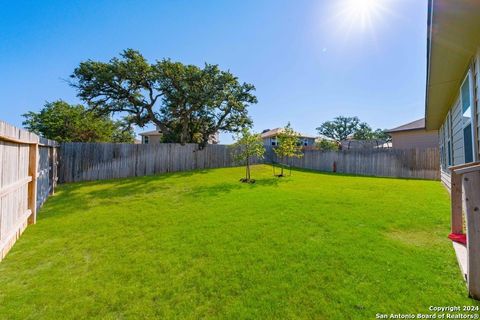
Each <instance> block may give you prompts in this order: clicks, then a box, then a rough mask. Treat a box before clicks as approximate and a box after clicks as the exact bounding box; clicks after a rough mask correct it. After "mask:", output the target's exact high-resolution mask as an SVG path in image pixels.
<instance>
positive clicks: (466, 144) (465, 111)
mask: <svg viewBox="0 0 480 320" xmlns="http://www.w3.org/2000/svg"><path fill="white" fill-rule="evenodd" d="M471 91H472V90H471V81H470V73H469V74H467V76H466V77H465V80H464V81H463V84H462V87H461V89H460V98H461V103H462V128H463V150H464V152H465V163H469V162H473V155H474V148H473V130H472V110H473V108H472V95H471Z"/></svg>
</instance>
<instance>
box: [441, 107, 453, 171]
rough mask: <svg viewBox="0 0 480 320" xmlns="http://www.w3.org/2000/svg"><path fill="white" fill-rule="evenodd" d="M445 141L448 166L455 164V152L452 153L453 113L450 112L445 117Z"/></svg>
mask: <svg viewBox="0 0 480 320" xmlns="http://www.w3.org/2000/svg"><path fill="white" fill-rule="evenodd" d="M443 141H444V149H443V150H444V152H445V164H446V167H447V168H448V167H450V166H452V165H453V153H452V115H451V113H450V112H449V113H448V114H447V117H446V118H445V124H444V127H443Z"/></svg>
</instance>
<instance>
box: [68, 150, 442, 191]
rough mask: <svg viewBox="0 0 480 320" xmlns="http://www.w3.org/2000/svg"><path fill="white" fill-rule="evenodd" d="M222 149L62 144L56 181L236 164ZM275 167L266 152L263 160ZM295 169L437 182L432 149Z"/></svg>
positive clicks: (367, 154)
mask: <svg viewBox="0 0 480 320" xmlns="http://www.w3.org/2000/svg"><path fill="white" fill-rule="evenodd" d="M232 151H233V149H232V148H231V147H229V146H226V145H208V146H206V147H205V148H204V149H202V150H199V149H198V146H197V145H196V144H186V145H180V144H166V143H165V144H141V145H134V144H113V143H66V144H62V146H61V148H60V163H61V165H60V169H59V170H60V172H59V177H60V182H79V181H91V180H102V179H114V178H125V177H137V176H144V175H150V174H156V173H165V172H178V171H188V170H194V169H208V168H220V167H230V166H235V165H237V164H236V163H235V161H234V159H233V156H232ZM272 161H275V162H278V161H277V159H276V157H275V154H274V152H273V149H272V147H267V152H266V157H265V160H259V159H256V160H255V161H254V162H253V163H263V162H267V163H268V162H272ZM288 163H289V164H291V165H293V166H294V167H297V168H305V169H312V170H318V171H326V172H333V171H334V166H335V170H336V172H339V173H349V174H356V175H372V176H384V177H402V178H421V179H437V180H438V179H439V178H440V171H439V163H440V159H439V153H438V149H425V150H415V149H413V150H393V149H380V150H375V149H372V150H346V151H338V152H337V151H319V150H306V151H305V153H304V156H303V157H302V158H300V159H296V158H294V159H288Z"/></svg>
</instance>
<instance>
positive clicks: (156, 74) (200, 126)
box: [71, 49, 257, 145]
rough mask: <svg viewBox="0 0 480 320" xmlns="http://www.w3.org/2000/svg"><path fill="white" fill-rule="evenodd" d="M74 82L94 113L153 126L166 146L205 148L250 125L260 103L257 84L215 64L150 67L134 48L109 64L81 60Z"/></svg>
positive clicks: (166, 61) (159, 63)
mask: <svg viewBox="0 0 480 320" xmlns="http://www.w3.org/2000/svg"><path fill="white" fill-rule="evenodd" d="M71 78H72V82H71V85H72V86H73V87H75V88H77V89H78V96H79V97H80V98H81V99H82V100H84V101H85V102H86V103H87V104H88V105H89V107H90V108H91V109H94V110H96V111H97V112H100V113H104V114H113V113H123V114H125V115H127V118H128V119H129V120H130V121H131V123H133V124H136V125H138V126H141V127H143V126H145V125H146V124H148V123H153V124H155V125H156V126H157V128H158V129H159V130H160V132H161V133H162V134H163V139H164V141H165V142H179V143H199V144H201V145H205V144H206V143H207V142H208V140H209V138H210V137H211V135H214V134H215V133H217V132H219V131H223V132H240V131H241V129H242V128H244V127H248V126H251V124H252V120H251V119H250V117H249V116H248V112H247V108H248V106H249V105H251V104H254V103H257V98H256V97H255V95H254V94H253V92H254V90H255V87H254V86H253V85H251V84H248V83H240V82H239V81H238V78H237V77H235V76H234V75H233V74H232V73H230V72H229V71H222V70H220V68H219V67H218V66H217V65H211V64H205V66H204V67H203V68H199V67H197V66H194V65H184V64H182V63H180V62H173V61H171V60H169V59H164V60H161V61H156V62H155V63H153V64H150V63H149V62H148V61H147V60H146V59H145V58H144V57H143V56H142V55H141V54H140V53H139V52H138V51H135V50H132V49H127V50H125V51H124V52H123V53H122V54H121V55H120V58H113V59H111V60H110V61H109V62H107V63H105V62H98V61H92V60H88V61H85V62H82V63H80V65H79V66H78V67H77V68H76V69H75V70H74V72H73V74H72V75H71Z"/></svg>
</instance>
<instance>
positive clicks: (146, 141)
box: [143, 136, 148, 144]
mask: <svg viewBox="0 0 480 320" xmlns="http://www.w3.org/2000/svg"><path fill="white" fill-rule="evenodd" d="M143 143H144V144H148V136H143Z"/></svg>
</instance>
